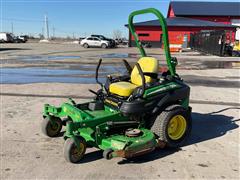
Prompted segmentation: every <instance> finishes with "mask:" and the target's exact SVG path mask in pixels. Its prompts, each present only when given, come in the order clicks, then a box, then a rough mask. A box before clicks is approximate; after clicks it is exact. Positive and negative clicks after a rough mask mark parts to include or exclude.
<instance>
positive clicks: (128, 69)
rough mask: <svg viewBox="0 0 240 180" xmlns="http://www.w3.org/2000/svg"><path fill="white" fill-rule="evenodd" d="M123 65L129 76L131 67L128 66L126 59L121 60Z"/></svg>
mask: <svg viewBox="0 0 240 180" xmlns="http://www.w3.org/2000/svg"><path fill="white" fill-rule="evenodd" d="M123 63H124V65H125V67H126V69H127V72H128V74H131V72H132V67H131V66H130V65H129V63H128V62H127V60H126V59H123Z"/></svg>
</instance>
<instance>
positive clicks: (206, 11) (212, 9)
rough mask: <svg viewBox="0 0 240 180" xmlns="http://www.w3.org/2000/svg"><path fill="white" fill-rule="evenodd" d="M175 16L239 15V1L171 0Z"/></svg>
mask: <svg viewBox="0 0 240 180" xmlns="http://www.w3.org/2000/svg"><path fill="white" fill-rule="evenodd" d="M170 6H171V7H172V8H173V11H174V14H175V16H240V2H191V1H172V2H170Z"/></svg>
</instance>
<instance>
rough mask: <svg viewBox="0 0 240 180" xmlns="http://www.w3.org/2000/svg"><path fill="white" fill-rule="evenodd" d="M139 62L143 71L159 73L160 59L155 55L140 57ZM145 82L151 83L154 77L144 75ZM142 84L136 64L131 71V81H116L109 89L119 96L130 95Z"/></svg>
mask: <svg viewBox="0 0 240 180" xmlns="http://www.w3.org/2000/svg"><path fill="white" fill-rule="evenodd" d="M138 64H139V65H140V67H141V69H142V71H143V72H149V73H158V70H159V67H158V61H157V60H156V59H155V58H153V57H142V58H140V59H139V61H138ZM144 77H145V82H146V83H150V82H152V81H153V79H152V78H151V77H149V76H144ZM141 85H142V78H141V75H140V74H139V72H138V69H137V67H136V66H134V68H133V70H132V73H131V82H124V81H122V82H116V83H112V84H110V86H109V91H110V93H112V94H117V95H119V96H125V97H128V96H130V95H131V94H132V92H133V91H134V89H136V88H137V87H139V86H141Z"/></svg>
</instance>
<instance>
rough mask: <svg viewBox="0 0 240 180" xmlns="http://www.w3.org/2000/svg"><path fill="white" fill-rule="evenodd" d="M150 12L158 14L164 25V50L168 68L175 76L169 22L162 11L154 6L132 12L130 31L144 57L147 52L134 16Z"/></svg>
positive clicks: (129, 19)
mask: <svg viewBox="0 0 240 180" xmlns="http://www.w3.org/2000/svg"><path fill="white" fill-rule="evenodd" d="M148 13H151V14H154V15H156V16H157V18H158V20H159V23H160V25H161V27H162V32H163V43H164V51H165V56H166V60H167V65H168V69H169V71H170V73H171V75H172V76H175V74H176V72H175V68H174V64H173V62H172V58H171V54H170V50H169V40H168V30H167V23H166V20H165V18H164V16H163V15H162V13H160V12H159V11H158V10H157V9H154V8H148V9H143V10H139V11H134V12H132V13H131V14H130V15H129V18H128V25H129V29H130V32H131V34H132V35H133V37H134V40H135V42H136V45H137V47H138V49H139V51H140V53H141V55H142V57H145V56H146V52H145V50H144V49H143V47H142V45H141V43H140V41H139V38H138V35H137V33H136V30H135V28H134V24H133V18H134V16H136V15H141V14H148Z"/></svg>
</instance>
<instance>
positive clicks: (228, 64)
mask: <svg viewBox="0 0 240 180" xmlns="http://www.w3.org/2000/svg"><path fill="white" fill-rule="evenodd" d="M202 66H203V67H204V68H206V69H232V68H240V61H204V62H203V63H202Z"/></svg>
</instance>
